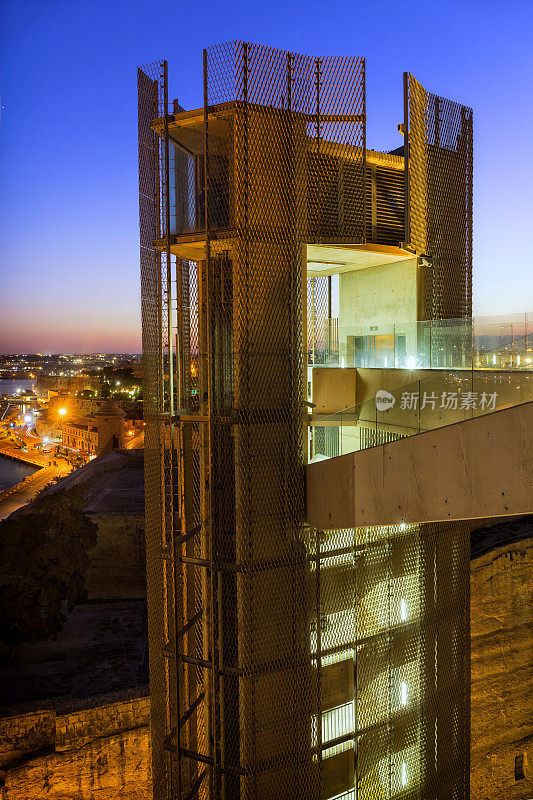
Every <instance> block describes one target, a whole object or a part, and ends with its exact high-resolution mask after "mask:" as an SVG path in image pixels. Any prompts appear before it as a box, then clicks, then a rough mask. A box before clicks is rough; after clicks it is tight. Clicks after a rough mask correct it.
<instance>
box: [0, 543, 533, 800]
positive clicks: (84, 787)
mask: <svg viewBox="0 0 533 800" xmlns="http://www.w3.org/2000/svg"><path fill="white" fill-rule="evenodd" d="M532 558H533V539H525V540H523V541H520V542H513V543H512V544H508V545H505V546H504V547H500V548H497V549H495V550H492V551H491V552H489V553H487V554H484V555H482V556H480V557H479V558H475V559H473V561H472V563H471V627H472V736H471V795H470V796H471V800H528V799H529V798H531V797H533V769H532V767H533V721H532V719H531V714H530V713H529V710H530V708H531V705H532V698H533V665H532V656H531V642H532V633H533V631H532V626H533V620H532V613H531V600H532V597H531V594H532V592H531V565H532ZM149 714H150V704H149V699H148V698H146V697H142V698H137V699H133V700H128V701H120V702H115V703H109V704H105V703H104V704H102V705H100V706H98V707H93V708H86V709H83V710H81V711H76V712H71V713H65V714H56V713H55V712H53V711H39V712H35V713H30V714H22V715H19V716H13V717H9V718H5V719H2V720H0V784H1V781H2V776H3V777H4V779H5V785H4V786H3V788H1V789H0V798H2V800H28V798H33V799H34V800H45V798H46V800H118V799H119V800H126V798H127V799H129V798H131V800H133V799H134V798H135V800H151V764H150V758H151V751H150V733H149ZM517 757H518V759H519V764H520V763H523V769H524V774H525V777H524V778H521V779H518V780H516V779H515V759H516V758H517Z"/></svg>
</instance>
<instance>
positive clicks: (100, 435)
mask: <svg viewBox="0 0 533 800" xmlns="http://www.w3.org/2000/svg"><path fill="white" fill-rule="evenodd" d="M61 430H62V437H63V445H64V446H65V447H68V448H71V449H73V450H79V451H80V452H81V453H83V454H87V455H97V456H98V455H100V454H101V453H105V452H107V451H109V450H118V449H122V448H123V447H124V411H122V409H121V408H119V406H118V405H117V404H116V403H115V402H114V401H113V400H106V401H105V402H104V403H103V404H102V406H101V407H100V408H99V409H98V411H95V412H94V413H93V414H87V415H86V416H84V417H79V418H77V419H73V420H71V419H69V420H66V421H65V422H63V423H62V426H61Z"/></svg>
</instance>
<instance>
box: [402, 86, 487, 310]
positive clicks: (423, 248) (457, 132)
mask: <svg viewBox="0 0 533 800" xmlns="http://www.w3.org/2000/svg"><path fill="white" fill-rule="evenodd" d="M407 86H408V89H407V90H408V105H407V108H408V119H407V120H406V123H407V128H408V130H409V157H408V176H409V228H410V243H411V245H412V246H413V247H414V248H415V249H416V250H417V252H419V253H423V254H425V255H428V256H430V262H431V263H430V266H429V267H427V268H426V270H425V275H424V282H425V316H426V318H427V319H457V318H460V317H470V316H471V315H472V188H473V113H472V109H470V108H468V107H466V106H462V105H460V104H458V103H454V102H452V101H451V100H447V99H445V98H442V97H438V96H437V95H434V94H431V93H429V92H427V91H426V90H425V89H424V87H423V86H422V85H421V84H420V83H419V82H418V81H417V80H416V79H415V78H413V76H412V75H408V81H407Z"/></svg>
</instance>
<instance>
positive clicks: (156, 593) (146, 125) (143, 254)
mask: <svg viewBox="0 0 533 800" xmlns="http://www.w3.org/2000/svg"><path fill="white" fill-rule="evenodd" d="M137 81H138V96H139V218H140V262H141V305H142V336H143V398H144V401H143V406H144V419H145V422H146V426H145V438H144V458H145V484H146V487H145V488H146V492H145V494H146V503H145V509H146V516H145V531H146V564H147V590H148V607H149V617H148V623H149V641H150V682H151V684H152V686H155V687H158V691H157V692H155V693H154V694H153V695H152V706H151V708H152V711H151V728H152V742H153V750H154V765H153V766H154V769H153V779H154V793H155V796H156V797H157V796H161V797H163V796H164V792H165V791H166V782H167V776H166V765H165V756H164V750H163V739H164V736H165V731H166V728H167V724H168V723H167V720H168V702H167V701H168V696H169V692H168V685H167V680H168V677H167V671H166V665H165V663H164V659H163V657H162V652H161V650H162V647H163V645H164V643H165V641H166V640H167V638H168V615H167V609H166V608H165V607H164V605H163V602H162V600H163V596H164V590H163V587H164V584H165V577H164V566H163V562H162V558H161V551H162V547H163V545H164V541H165V537H166V535H167V524H166V520H167V514H166V512H167V507H168V503H167V500H166V498H167V494H168V488H167V485H168V470H167V468H166V467H167V462H168V452H169V446H170V442H169V441H168V437H167V436H166V430H165V424H164V422H163V420H162V415H163V412H164V406H165V386H164V379H163V376H164V356H165V353H164V337H163V324H164V323H163V284H164V282H165V283H166V274H163V266H162V260H161V255H160V253H159V252H157V251H156V250H155V248H154V241H155V240H156V239H158V238H159V236H160V223H161V220H160V200H161V198H160V181H159V170H160V156H161V153H160V142H159V141H158V139H157V138H156V136H155V134H154V133H153V131H152V130H151V128H150V123H151V121H152V119H153V118H154V117H156V116H158V115H159V111H160V107H161V103H162V96H163V89H162V86H163V81H164V65H163V63H156V64H153V65H150V66H148V67H145V68H144V69H143V70H138V74H137Z"/></svg>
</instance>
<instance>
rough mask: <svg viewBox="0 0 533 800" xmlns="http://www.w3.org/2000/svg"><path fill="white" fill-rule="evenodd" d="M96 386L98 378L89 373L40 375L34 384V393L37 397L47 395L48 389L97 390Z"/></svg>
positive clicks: (63, 390)
mask: <svg viewBox="0 0 533 800" xmlns="http://www.w3.org/2000/svg"><path fill="white" fill-rule="evenodd" d="M98 388H99V380H98V378H96V377H94V376H91V375H72V376H70V375H40V376H39V377H38V378H37V382H36V384H35V393H36V394H37V395H38V396H39V397H47V396H48V390H49V389H52V390H56V391H57V390H59V391H61V392H81V391H82V390H83V389H90V390H92V391H97V390H98Z"/></svg>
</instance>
